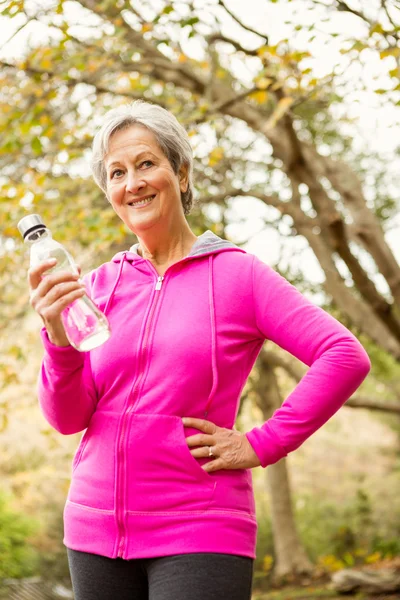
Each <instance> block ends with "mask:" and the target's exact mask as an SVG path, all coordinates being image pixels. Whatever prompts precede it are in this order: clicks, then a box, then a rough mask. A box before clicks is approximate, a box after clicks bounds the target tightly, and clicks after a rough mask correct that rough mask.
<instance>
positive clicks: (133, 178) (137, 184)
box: [126, 171, 146, 194]
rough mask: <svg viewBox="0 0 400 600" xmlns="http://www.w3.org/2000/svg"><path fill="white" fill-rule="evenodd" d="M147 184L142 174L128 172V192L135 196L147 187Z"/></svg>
mask: <svg viewBox="0 0 400 600" xmlns="http://www.w3.org/2000/svg"><path fill="white" fill-rule="evenodd" d="M145 185H146V183H145V182H144V181H143V178H142V177H141V174H140V173H135V172H134V171H131V172H128V174H127V179H126V191H127V192H131V193H132V194H135V193H136V192H137V191H138V190H140V189H142V188H143V187H145Z"/></svg>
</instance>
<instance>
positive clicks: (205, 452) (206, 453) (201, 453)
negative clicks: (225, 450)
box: [190, 446, 217, 458]
mask: <svg viewBox="0 0 400 600" xmlns="http://www.w3.org/2000/svg"><path fill="white" fill-rule="evenodd" d="M210 450H211V451H212V454H211V453H210ZM190 454H191V455H192V456H194V458H215V457H216V456H217V447H216V446H202V447H201V448H194V449H193V450H191V451H190Z"/></svg>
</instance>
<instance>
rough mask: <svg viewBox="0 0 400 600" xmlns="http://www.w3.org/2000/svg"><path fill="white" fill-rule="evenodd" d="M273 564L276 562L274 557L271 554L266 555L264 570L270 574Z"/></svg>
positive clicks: (263, 563)
mask: <svg viewBox="0 0 400 600" xmlns="http://www.w3.org/2000/svg"><path fill="white" fill-rule="evenodd" d="M273 562H274V559H273V558H272V556H271V555H270V554H266V555H265V556H264V558H263V562H262V570H263V571H264V572H266V573H268V572H269V571H270V570H271V568H272V563H273Z"/></svg>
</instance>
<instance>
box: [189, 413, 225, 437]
mask: <svg viewBox="0 0 400 600" xmlns="http://www.w3.org/2000/svg"><path fill="white" fill-rule="evenodd" d="M182 423H183V424H184V426H185V427H193V428H194V429H199V430H200V431H203V432H204V433H208V434H210V435H213V434H214V433H216V431H217V429H218V427H217V426H216V425H215V423H212V422H211V421H207V420H206V419H195V418H194V417H183V419H182Z"/></svg>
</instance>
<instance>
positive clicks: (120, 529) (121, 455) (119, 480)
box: [117, 275, 164, 558]
mask: <svg viewBox="0 0 400 600" xmlns="http://www.w3.org/2000/svg"><path fill="white" fill-rule="evenodd" d="M163 281H164V277H163V276H161V275H160V276H158V278H157V283H156V286H155V288H154V290H155V291H157V292H159V291H160V290H161V288H162V284H163ZM159 298H160V294H155V295H154V297H153V301H152V302H153V303H152V306H151V308H150V314H149V316H148V319H147V323H146V329H145V331H144V335H143V343H142V347H141V349H140V355H139V365H140V369H139V375H138V378H137V379H136V383H135V385H134V387H133V390H132V396H131V398H132V402H131V403H130V404H129V405H128V408H127V409H126V411H125V413H124V415H123V416H122V428H121V433H120V437H119V441H118V451H117V465H118V466H117V500H118V499H120V500H121V509H120V510H118V506H117V528H118V534H119V536H120V539H119V543H118V552H117V557H118V558H123V553H124V544H125V532H124V523H123V518H124V502H123V498H124V480H123V477H122V475H123V465H124V463H123V458H124V454H125V452H124V450H125V448H124V441H125V440H124V436H125V432H126V424H127V422H128V418H129V416H130V414H131V413H132V411H133V409H134V407H135V405H136V404H137V400H138V398H136V396H138V393H137V392H138V390H139V389H140V384H141V383H142V380H143V375H144V371H145V369H144V367H145V366H146V363H145V362H143V361H144V359H145V354H146V351H147V342H148V339H149V333H150V329H151V325H152V321H153V316H154V313H155V310H156V308H157V305H158V301H159ZM142 364H143V368H142Z"/></svg>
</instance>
